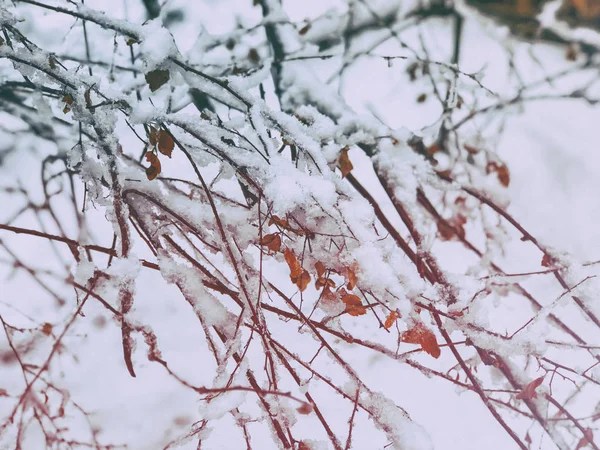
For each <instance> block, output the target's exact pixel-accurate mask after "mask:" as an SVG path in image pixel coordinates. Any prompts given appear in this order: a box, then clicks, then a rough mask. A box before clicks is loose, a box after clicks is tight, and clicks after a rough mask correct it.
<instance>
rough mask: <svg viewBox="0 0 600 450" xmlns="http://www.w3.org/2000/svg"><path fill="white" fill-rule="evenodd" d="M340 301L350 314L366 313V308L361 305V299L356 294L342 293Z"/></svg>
mask: <svg viewBox="0 0 600 450" xmlns="http://www.w3.org/2000/svg"><path fill="white" fill-rule="evenodd" d="M342 301H343V302H344V303H345V304H346V312H347V313H348V314H350V315H351V316H362V315H363V314H366V313H367V309H366V308H365V307H364V306H363V304H362V301H361V300H360V298H359V297H358V296H357V295H354V294H346V295H343V296H342Z"/></svg>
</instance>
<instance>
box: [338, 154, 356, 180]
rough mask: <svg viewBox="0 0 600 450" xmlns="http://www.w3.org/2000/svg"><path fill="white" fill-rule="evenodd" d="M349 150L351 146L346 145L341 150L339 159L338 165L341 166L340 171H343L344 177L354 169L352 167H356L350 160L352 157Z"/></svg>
mask: <svg viewBox="0 0 600 450" xmlns="http://www.w3.org/2000/svg"><path fill="white" fill-rule="evenodd" d="M348 150H350V148H348V147H344V148H343V149H342V150H341V151H340V157H339V159H338V166H339V168H340V171H341V172H342V178H344V177H345V176H347V175H348V174H349V173H350V172H351V171H352V169H354V166H353V165H352V162H350V157H349V156H348Z"/></svg>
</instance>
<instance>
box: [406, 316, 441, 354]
mask: <svg viewBox="0 0 600 450" xmlns="http://www.w3.org/2000/svg"><path fill="white" fill-rule="evenodd" d="M402 341H403V342H406V343H408V344H418V345H420V346H421V348H422V349H423V350H424V351H425V352H427V353H429V354H430V355H431V356H433V357H434V358H436V359H437V358H439V357H440V355H441V353H442V352H441V350H440V346H439V345H438V343H437V339H436V338H435V334H434V333H433V331H431V330H430V329H429V328H427V327H426V326H425V325H423V324H422V323H419V324H417V325H415V326H414V327H413V328H411V329H410V330H407V331H405V332H404V333H402Z"/></svg>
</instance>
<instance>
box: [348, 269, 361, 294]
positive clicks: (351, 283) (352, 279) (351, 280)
mask: <svg viewBox="0 0 600 450" xmlns="http://www.w3.org/2000/svg"><path fill="white" fill-rule="evenodd" d="M346 276H347V278H348V284H347V285H346V288H348V289H350V290H352V289H354V287H355V286H356V282H357V281H358V277H357V276H356V272H355V271H354V269H353V268H352V267H349V268H348V269H347V270H346Z"/></svg>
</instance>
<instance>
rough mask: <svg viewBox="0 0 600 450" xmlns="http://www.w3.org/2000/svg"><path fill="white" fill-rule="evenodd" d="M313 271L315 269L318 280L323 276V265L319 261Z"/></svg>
mask: <svg viewBox="0 0 600 450" xmlns="http://www.w3.org/2000/svg"><path fill="white" fill-rule="evenodd" d="M315 269H317V276H318V277H319V278H321V277H322V276H323V275H324V274H325V265H324V264H323V263H322V262H321V261H317V262H316V263H315Z"/></svg>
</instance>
